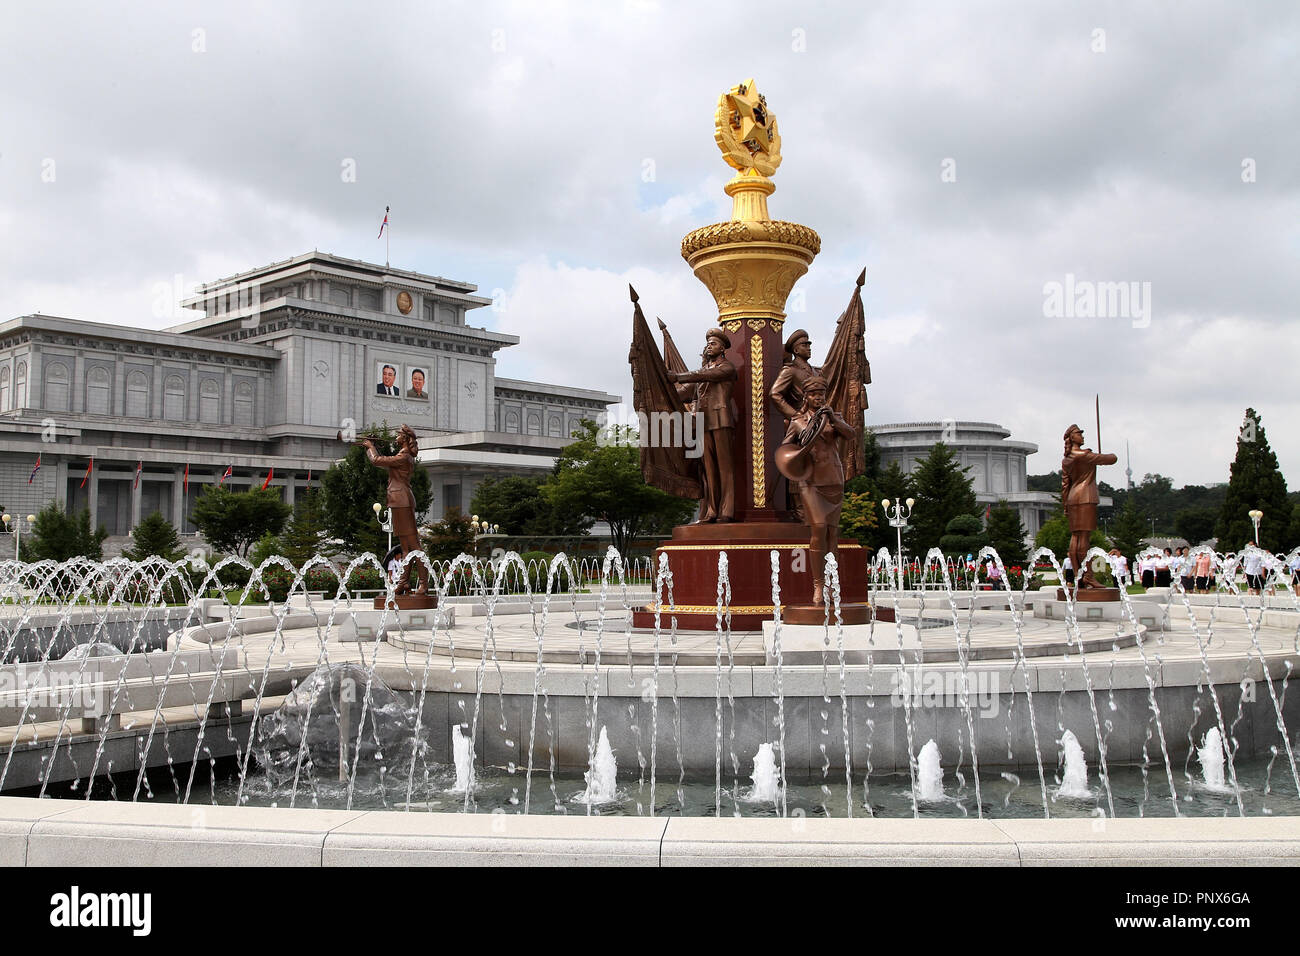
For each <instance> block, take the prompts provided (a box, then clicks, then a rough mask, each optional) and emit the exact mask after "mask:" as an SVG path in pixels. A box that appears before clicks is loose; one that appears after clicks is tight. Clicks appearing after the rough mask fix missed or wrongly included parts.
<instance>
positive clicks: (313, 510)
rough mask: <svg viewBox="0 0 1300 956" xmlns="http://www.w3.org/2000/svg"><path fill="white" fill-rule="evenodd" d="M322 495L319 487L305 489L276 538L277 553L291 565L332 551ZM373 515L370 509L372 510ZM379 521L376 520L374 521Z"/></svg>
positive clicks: (299, 566)
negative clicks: (285, 526)
mask: <svg viewBox="0 0 1300 956" xmlns="http://www.w3.org/2000/svg"><path fill="white" fill-rule="evenodd" d="M322 498H323V494H322V492H321V491H320V489H319V488H308V489H307V491H306V492H304V493H303V495H302V497H301V498H299V499H298V500H297V501H295V502H294V503H293V517H292V518H291V519H290V520H289V526H288V527H287V528H286V529H285V531H284V535H283V536H282V537H281V539H280V541H279V545H280V553H281V554H283V555H284V556H285V557H286V558H288V559H289V560H290V561H291V562H292V563H293V565H294V567H297V568H301V567H302V566H303V565H304V564H306V563H307V562H308V561H310V560H311V559H312V558H313V557H314V556H316V555H318V554H320V555H328V554H329V553H330V551H331V548H330V545H329V533H328V532H327V531H326V529H325V509H324V505H323V501H322ZM371 513H372V514H373V512H371ZM377 523H378V522H376V524H377Z"/></svg>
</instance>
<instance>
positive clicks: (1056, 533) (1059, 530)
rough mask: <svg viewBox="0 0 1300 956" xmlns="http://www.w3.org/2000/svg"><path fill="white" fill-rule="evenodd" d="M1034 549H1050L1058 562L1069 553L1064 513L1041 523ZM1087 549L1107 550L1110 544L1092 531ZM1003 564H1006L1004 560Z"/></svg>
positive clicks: (1068, 531)
mask: <svg viewBox="0 0 1300 956" xmlns="http://www.w3.org/2000/svg"><path fill="white" fill-rule="evenodd" d="M1034 547H1035V548H1051V550H1052V553H1053V554H1054V555H1056V557H1057V559H1058V560H1060V561H1064V560H1065V558H1066V556H1067V555H1068V554H1069V553H1070V519H1069V518H1067V517H1066V515H1065V512H1064V511H1058V512H1057V513H1056V514H1054V515H1052V517H1050V518H1048V519H1047V520H1046V521H1044V522H1043V526H1042V527H1041V528H1039V529H1038V534H1036V535H1034ZM1088 547H1090V548H1108V547H1110V542H1109V541H1107V540H1106V536H1105V535H1104V534H1102V533H1101V532H1100V531H1097V530H1095V529H1094V530H1093V532H1092V537H1091V538H1089V539H1088ZM999 553H1001V552H999ZM1003 563H1006V559H1005V558H1004V559H1003Z"/></svg>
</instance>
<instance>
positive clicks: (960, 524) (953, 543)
mask: <svg viewBox="0 0 1300 956" xmlns="http://www.w3.org/2000/svg"><path fill="white" fill-rule="evenodd" d="M988 543H989V539H988V536H987V535H986V534H985V533H984V523H983V522H982V521H980V519H979V518H978V517H977V516H976V515H958V516H957V517H955V518H953V519H952V520H951V521H949V522H948V526H947V527H946V528H944V534H943V537H942V538H940V539H939V547H940V548H941V549H942V550H943V553H944V555H945V556H947V557H950V558H964V557H965V556H966V555H968V554H970V555H976V554H979V550H980V548H982V547H984V545H986V544H988Z"/></svg>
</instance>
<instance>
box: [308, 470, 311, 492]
mask: <svg viewBox="0 0 1300 956" xmlns="http://www.w3.org/2000/svg"><path fill="white" fill-rule="evenodd" d="M307 488H308V489H310V488H311V469H310V468H308V469H307Z"/></svg>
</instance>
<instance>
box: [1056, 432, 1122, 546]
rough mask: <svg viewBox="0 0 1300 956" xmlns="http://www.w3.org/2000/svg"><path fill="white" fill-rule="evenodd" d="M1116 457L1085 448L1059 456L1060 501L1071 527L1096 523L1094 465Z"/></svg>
mask: <svg viewBox="0 0 1300 956" xmlns="http://www.w3.org/2000/svg"><path fill="white" fill-rule="evenodd" d="M1118 461H1119V458H1118V457H1117V456H1115V455H1112V454H1109V453H1105V452H1095V451H1092V450H1090V449H1088V448H1078V449H1075V451H1074V452H1073V454H1070V455H1068V456H1066V457H1065V458H1063V459H1061V483H1062V485H1063V487H1062V489H1061V490H1062V492H1063V493H1064V499H1063V501H1062V504H1064V505H1065V513H1066V514H1067V515H1068V516H1069V518H1070V530H1071V531H1092V530H1093V529H1095V528H1096V527H1097V502H1099V501H1100V500H1101V498H1100V496H1099V494H1098V492H1097V466H1098V465H1113V464H1115V463H1116V462H1118Z"/></svg>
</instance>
